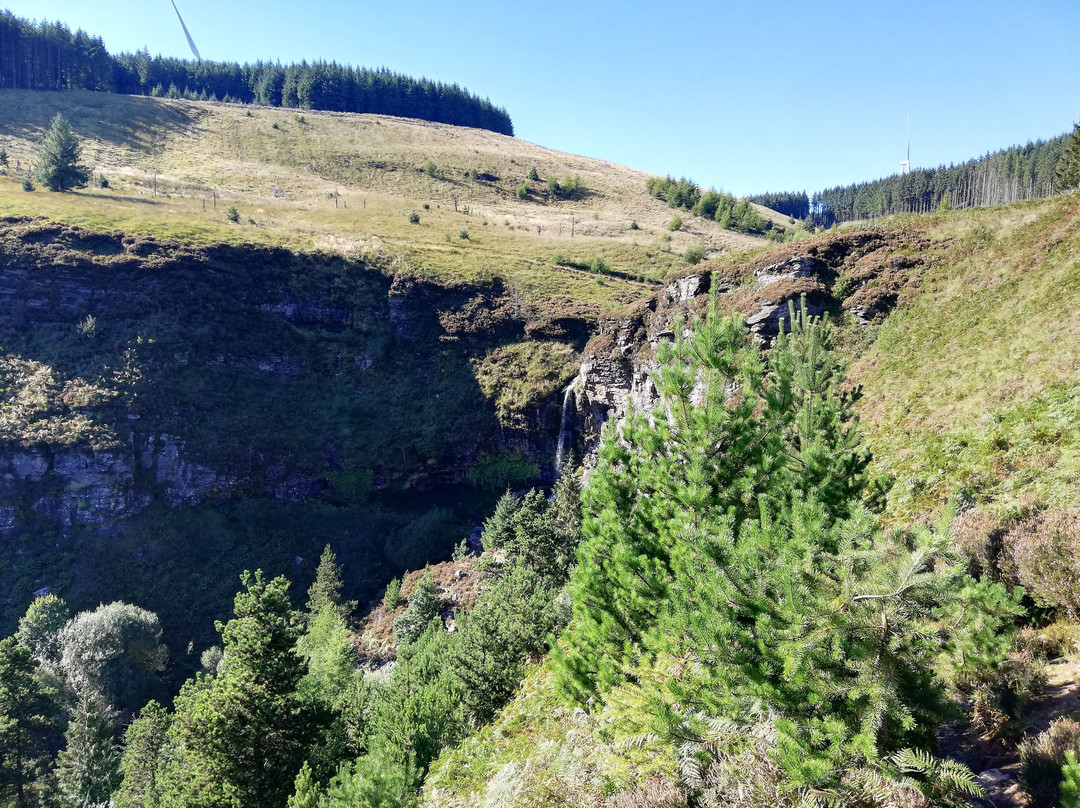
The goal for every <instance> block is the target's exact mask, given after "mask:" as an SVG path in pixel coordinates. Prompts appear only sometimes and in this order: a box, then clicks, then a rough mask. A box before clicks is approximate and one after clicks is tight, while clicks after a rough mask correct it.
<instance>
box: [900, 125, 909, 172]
mask: <svg viewBox="0 0 1080 808" xmlns="http://www.w3.org/2000/svg"><path fill="white" fill-rule="evenodd" d="M910 173H911V116H910V115H908V116H907V159H906V160H901V161H900V174H901V175H904V174H910Z"/></svg>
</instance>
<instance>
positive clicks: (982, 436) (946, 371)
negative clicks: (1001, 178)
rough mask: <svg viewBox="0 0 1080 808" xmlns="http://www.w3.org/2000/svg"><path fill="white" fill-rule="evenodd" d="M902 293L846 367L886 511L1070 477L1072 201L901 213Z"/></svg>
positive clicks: (1078, 387)
mask: <svg viewBox="0 0 1080 808" xmlns="http://www.w3.org/2000/svg"><path fill="white" fill-rule="evenodd" d="M901 224H902V226H908V227H916V228H918V229H919V230H920V231H924V232H925V234H926V235H928V236H929V237H930V238H931V239H932V241H933V245H934V246H933V247H932V248H931V255H930V258H931V260H930V261H929V262H928V267H927V268H926V269H925V270H924V272H923V274H922V275H921V277H920V279H919V281H918V285H917V287H916V288H914V289H911V290H909V291H908V292H907V293H906V294H905V295H904V296H903V297H902V298H901V303H900V305H899V307H898V308H897V310H896V311H894V312H893V313H892V314H891V315H890V316H889V317H888V319H886V320H885V322H884V323H883V324H882V325H881V326H880V328H879V329H878V331H877V334H876V340H875V341H874V343H873V344H872V346H871V347H870V349H869V350H868V351H867V352H866V353H865V354H864V355H863V356H862V357H861V358H860V359H859V361H858V362H857V363H856V364H855V365H854V367H853V368H852V375H853V377H854V378H855V380H857V381H858V382H860V383H861V384H862V385H863V396H864V397H863V400H862V403H861V415H862V419H863V424H862V425H863V429H864V431H865V432H866V433H867V436H868V438H869V440H870V443H871V445H872V447H873V449H874V454H875V456H876V458H877V460H876V463H877V466H878V468H879V469H880V470H882V471H887V472H889V473H890V474H892V475H894V476H895V478H896V483H895V486H894V488H893V491H892V493H891V495H890V507H891V512H892V513H893V515H894V516H895V517H897V518H902V519H912V518H916V517H917V516H919V515H920V514H922V513H925V512H926V511H927V510H928V509H930V508H932V507H934V506H935V505H936V504H937V503H940V502H941V501H942V500H943V499H944V498H946V497H948V496H959V497H962V498H965V499H967V500H969V501H971V500H974V501H981V502H995V503H997V504H998V505H1000V506H1001V507H1002V508H1005V509H1007V508H1009V507H1011V506H1012V504H1014V503H1015V501H1016V500H1017V499H1018V498H1019V497H1021V496H1025V495H1026V496H1035V497H1037V498H1039V499H1041V500H1043V501H1045V502H1047V503H1058V504H1060V503H1063V502H1065V501H1069V500H1072V499H1075V497H1076V495H1077V493H1078V485H1077V480H1078V479H1080V454H1078V451H1080V197H1077V196H1076V195H1073V196H1068V197H1064V198H1058V199H1054V200H1043V201H1034V202H1024V203H1018V204H1015V205H1010V206H1005V207H998V208H990V209H986V210H978V211H964V212H957V213H948V214H944V215H937V216H933V217H930V218H926V219H921V220H920V219H908V220H905V221H903V222H902V223H901Z"/></svg>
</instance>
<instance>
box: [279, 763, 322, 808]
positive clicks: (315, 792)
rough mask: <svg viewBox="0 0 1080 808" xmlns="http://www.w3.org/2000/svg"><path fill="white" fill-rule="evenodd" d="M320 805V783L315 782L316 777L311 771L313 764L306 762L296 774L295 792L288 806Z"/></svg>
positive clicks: (296, 807)
mask: <svg viewBox="0 0 1080 808" xmlns="http://www.w3.org/2000/svg"><path fill="white" fill-rule="evenodd" d="M318 805H319V784H318V783H316V782H315V778H314V776H313V775H312V773H311V766H309V765H308V764H307V762H305V763H304V765H303V766H301V767H300V771H299V773H298V774H297V775H296V782H295V783H294V784H293V793H292V796H290V797H289V803H288V805H287V806H286V808H318Z"/></svg>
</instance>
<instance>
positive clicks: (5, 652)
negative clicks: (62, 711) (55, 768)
mask: <svg viewBox="0 0 1080 808" xmlns="http://www.w3.org/2000/svg"><path fill="white" fill-rule="evenodd" d="M37 669H38V663H37V662H36V661H35V660H34V658H33V657H32V656H31V654H30V650H29V649H28V648H26V647H25V646H23V645H20V644H19V643H17V642H16V641H15V640H14V639H13V638H11V637H8V638H7V639H5V640H2V641H0V802H2V803H3V804H5V805H6V804H7V802H8V801H9V800H10V799H12V798H13V799H14V800H15V805H17V806H18V808H24V806H27V805H31V804H33V802H34V800H33V799H32V793H31V788H32V785H33V783H34V781H35V780H36V779H37V777H38V776H39V775H40V774H41V773H42V772H43V771H44V768H45V764H46V761H47V757H46V756H47V753H48V735H49V732H50V730H51V729H52V727H53V725H54V723H55V720H54V715H55V713H56V703H55V701H54V699H53V693H52V692H51V691H50V690H48V689H46V688H45V687H44V686H43V685H42V683H41V681H40V680H39V679H38V677H37Z"/></svg>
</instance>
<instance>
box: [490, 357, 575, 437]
mask: <svg viewBox="0 0 1080 808" xmlns="http://www.w3.org/2000/svg"><path fill="white" fill-rule="evenodd" d="M577 363H578V356H577V352H576V351H574V348H573V346H571V345H567V344H565V343H561V342H521V343H517V344H515V345H506V346H503V347H500V348H497V349H495V350H494V351H492V352H491V353H489V354H488V355H487V356H486V357H485V358H484V359H483V360H481V361H479V362H477V364H476V381H477V382H478V383H479V385H480V389H481V390H482V391H483V393H484V395H485V396H487V397H488V398H489V399H491V400H492V401H494V402H495V409H496V412H497V413H498V416H499V421H500V422H501V423H502V424H503V425H506V426H519V425H521V424H522V422H523V416H524V414H525V412H526V411H527V410H528V409H529V408H531V407H535V406H536V405H537V404H539V403H540V402H542V401H545V400H547V399H550V398H552V397H553V396H555V395H556V394H557V393H558V391H559V390H561V389H562V388H564V387H565V386H566V385H567V384H568V383H569V381H570V379H572V378H573V377H574V374H575V373H576V372H577Z"/></svg>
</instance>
